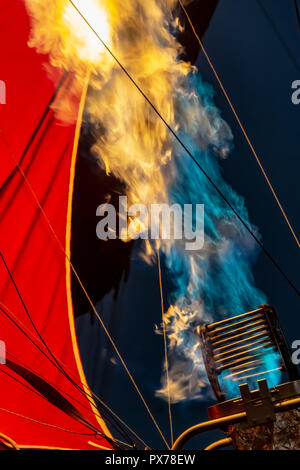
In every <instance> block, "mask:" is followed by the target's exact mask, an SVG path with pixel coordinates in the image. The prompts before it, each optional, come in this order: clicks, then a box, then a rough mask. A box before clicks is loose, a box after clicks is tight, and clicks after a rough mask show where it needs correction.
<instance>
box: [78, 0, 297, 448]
mask: <svg viewBox="0 0 300 470" xmlns="http://www.w3.org/2000/svg"><path fill="white" fill-rule="evenodd" d="M262 3H263V5H264V7H265V9H266V10H267V11H268V13H269V15H270V16H271V17H272V20H273V22H274V24H275V26H276V28H277V29H278V31H279V32H280V34H281V36H282V37H283V38H284V41H285V42H286V44H287V45H288V47H289V49H290V51H291V53H292V54H293V56H294V58H295V61H297V60H299V62H300V58H299V53H298V48H299V45H300V30H299V29H298V27H297V21H296V15H295V11H294V5H293V0H281V1H280V0H262ZM205 45H206V48H207V51H208V53H209V55H210V57H211V59H212V61H213V63H214V65H215V68H216V70H217V71H218V73H219V74H220V77H221V78H222V81H223V83H224V85H225V88H226V89H227V91H228V93H229V95H230V97H231V99H232V102H233V103H234V105H235V106H236V109H237V111H238V114H239V116H240V118H241V121H242V122H243V123H244V125H245V128H246V129H247V131H248V134H249V136H250V139H251V140H252V143H253V145H254V147H255V149H256V151H257V153H258V155H259V156H260V158H261V160H262V162H263V165H264V167H265V170H266V172H267V174H268V175H269V177H270V180H271V181H272V183H273V186H274V188H275V189H276V191H277V193H278V196H279V198H280V200H281V202H282V203H283V206H284V208H285V210H286V212H287V214H288V216H289V218H290V220H291V222H292V224H293V226H294V227H295V229H296V232H297V233H298V235H299V236H300V219H299V198H298V188H299V170H300V162H299V136H300V132H299V124H300V122H299V113H300V105H299V106H295V105H293V104H292V102H291V93H292V92H291V83H292V82H293V81H294V80H297V79H298V80H299V79H300V70H299V68H297V67H296V65H295V64H294V63H293V61H292V60H291V58H290V57H289V55H288V54H287V52H286V50H285V49H284V47H283V45H282V44H281V42H280V41H279V39H278V37H277V36H276V34H275V33H274V31H273V29H272V28H271V25H270V23H269V22H268V21H267V20H266V18H265V16H264V14H263V12H262V10H261V9H260V7H259V5H258V3H257V2H256V1H255V0H243V1H237V0H220V4H219V7H218V9H217V11H216V13H215V16H214V18H213V20H212V22H211V25H210V28H209V31H208V32H207V34H206V36H205ZM298 58H299V59H298ZM198 66H199V69H200V72H201V74H202V76H203V77H204V79H205V80H206V81H208V82H209V83H211V84H212V85H213V86H214V89H215V91H216V97H215V102H216V105H217V106H218V107H219V108H220V109H221V110H222V115H223V117H224V118H225V120H226V121H227V122H228V123H229V125H230V127H231V129H232V131H233V134H234V140H235V150H234V151H233V153H232V155H231V156H230V157H229V158H228V159H227V160H225V161H224V162H223V163H222V165H223V169H224V176H225V179H226V180H227V181H228V182H230V184H231V185H232V187H233V188H234V189H236V190H237V191H238V192H239V193H240V194H241V195H243V196H244V197H245V201H246V205H247V207H248V210H249V213H250V219H251V221H252V222H253V223H254V224H255V225H256V226H257V227H259V230H260V233H261V234H262V239H263V243H264V245H265V246H266V247H267V248H268V250H269V251H270V252H271V253H272V255H273V256H274V257H275V258H276V260H277V261H278V262H279V264H280V265H281V266H282V267H283V269H284V270H285V271H286V273H287V274H288V276H289V277H290V278H291V279H292V280H293V282H294V283H295V284H296V285H297V287H298V288H300V281H299V275H298V266H299V248H297V244H296V242H295V240H294V239H293V238H292V236H291V234H290V232H289V229H288V227H287V225H286V223H285V222H284V220H283V218H282V215H281V213H280V211H279V208H278V207H277V205H276V203H275V201H274V199H273V197H272V195H271V193H270V190H269V188H268V187H267V185H266V182H265V180H264V178H263V176H262V174H261V172H260V170H259V168H258V165H257V163H256V161H255V160H254V157H253V155H252V153H251V151H250V150H249V147H248V146H247V144H246V142H245V139H244V137H243V136H242V133H241V131H240V129H239V127H238V125H237V123H236V121H235V118H234V116H233V114H232V112H231V110H230V109H229V106H228V104H227V103H226V100H225V98H224V96H223V95H222V92H221V91H220V88H219V86H218V84H217V83H216V80H215V78H214V76H213V74H212V72H211V70H210V69H209V67H208V65H207V63H206V60H205V58H204V57H203V55H202V54H200V56H199V59H198ZM99 269H101V268H100V267H99ZM255 278H256V281H257V285H258V287H260V288H261V289H262V290H263V291H264V292H265V293H266V295H267V297H268V301H269V303H270V304H272V305H274V306H275V307H276V309H277V311H278V314H279V317H280V320H281V323H282V326H283V328H284V330H285V332H286V335H287V338H288V340H289V342H290V343H291V342H292V341H293V340H294V339H298V338H299V339H300V317H299V297H298V296H297V295H296V294H295V293H294V292H293V291H292V289H291V288H290V286H289V285H288V284H287V282H286V281H285V280H284V279H283V278H282V277H281V275H280V274H279V273H278V272H277V271H276V270H275V268H274V267H273V266H272V264H270V262H269V261H268V260H267V259H266V257H265V256H264V255H263V254H262V253H261V254H260V256H259V258H258V261H257V264H256V268H255ZM253 307H254V308H255V307H256V305H254V306H253ZM100 309H101V312H102V315H103V316H104V319H105V320H106V321H107V324H108V325H109V327H110V328H111V329H112V331H114V334H115V338H116V340H117V343H118V346H119V349H120V351H121V353H122V354H123V356H124V358H125V360H126V362H127V364H128V366H129V369H130V370H132V371H133V372H134V376H135V378H136V381H137V383H138V385H139V386H140V388H141V390H142V392H143V394H144V396H145V398H146V401H147V402H148V403H149V404H150V408H151V410H152V411H153V414H154V415H155V417H156V418H157V420H158V422H159V424H160V426H161V428H162V429H163V431H164V433H165V434H166V435H167V436H168V435H169V434H168V433H169V431H168V413H167V404H166V403H165V402H163V401H161V400H159V399H157V398H155V396H154V390H155V389H157V388H158V387H159V381H160V374H161V365H162V360H163V342H162V337H161V336H158V335H156V334H155V333H154V325H155V324H159V323H160V316H161V312H160V297H159V286H158V279H157V268H156V267H148V266H146V265H145V264H143V263H142V262H141V261H139V260H138V258H137V256H133V260H132V269H131V275H130V279H129V281H128V283H127V284H125V285H122V286H121V291H120V295H119V298H118V300H117V301H116V302H113V301H112V299H111V297H110V296H108V297H107V298H106V299H105V300H104V301H103V302H102V303H101V305H100ZM112 319H113V320H112ZM77 326H78V332H79V343H80V347H81V352H82V356H83V361H84V366H85V368H86V372H87V376H88V380H89V382H90V385H91V386H92V388H93V389H94V390H95V391H97V392H99V394H100V396H101V397H102V398H103V399H104V401H106V402H107V403H108V404H110V405H111V407H112V408H113V409H114V411H116V412H117V413H118V414H119V415H120V417H121V418H122V419H124V420H125V421H126V422H127V423H128V424H129V425H130V426H131V427H132V428H133V429H135V430H136V431H137V432H138V434H140V435H141V436H142V437H143V438H144V439H145V440H146V442H148V443H149V445H150V446H153V447H154V448H160V447H161V448H163V444H162V441H161V438H160V436H159V434H158V432H157V431H156V430H155V428H154V426H153V424H152V423H151V420H150V418H149V417H148V416H147V414H146V411H145V410H144V409H143V405H142V404H141V402H140V400H139V398H138V397H137V395H136V392H135V391H134V389H133V387H132V385H131V384H130V382H129V380H128V377H127V376H126V374H125V373H124V371H123V369H122V367H121V366H120V365H118V364H117V365H114V364H112V363H111V362H109V363H108V364H106V366H105V365H104V361H103V345H104V344H107V343H106V340H105V338H104V335H103V333H102V332H101V327H99V326H97V324H96V323H95V324H94V325H93V326H91V325H90V323H89V317H86V318H80V319H79V320H78V324H77ZM87 338H88V340H87ZM101 359H102V360H101ZM207 406H208V402H207V401H205V400H203V401H198V402H190V403H184V404H181V405H176V406H174V407H173V420H174V428H175V430H174V433H175V436H177V435H178V434H179V433H181V432H182V431H183V430H184V429H185V428H186V427H188V426H191V425H193V424H196V423H197V422H200V421H203V420H205V419H206V417H207V414H206V408H207ZM217 436H218V434H216V433H213V434H208V435H206V436H203V437H201V438H200V439H198V441H197V440H195V441H193V446H194V447H196V446H200V447H203V446H204V445H205V444H207V443H210V442H211V441H212V440H213V439H214V438H215V437H217Z"/></svg>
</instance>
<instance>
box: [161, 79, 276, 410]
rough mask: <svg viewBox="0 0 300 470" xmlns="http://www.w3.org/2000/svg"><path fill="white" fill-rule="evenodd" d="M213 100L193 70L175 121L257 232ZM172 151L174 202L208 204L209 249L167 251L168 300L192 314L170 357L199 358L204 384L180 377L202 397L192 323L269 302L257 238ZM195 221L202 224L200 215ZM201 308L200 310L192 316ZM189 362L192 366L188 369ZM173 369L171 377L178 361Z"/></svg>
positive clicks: (271, 376)
mask: <svg viewBox="0 0 300 470" xmlns="http://www.w3.org/2000/svg"><path fill="white" fill-rule="evenodd" d="M213 98H214V92H213V89H212V87H211V86H210V85H207V84H205V83H204V82H203V81H202V79H201V77H200V75H199V74H198V73H192V74H190V76H189V84H188V90H187V91H186V92H185V93H179V94H178V97H177V105H176V109H177V122H178V123H179V124H180V126H179V131H178V134H179V136H180V138H181V139H182V141H183V142H184V143H185V145H186V146H187V147H188V148H189V150H190V151H191V152H192V154H193V155H194V157H195V158H196V159H197V161H198V162H199V163H200V164H201V166H202V168H203V169H204V170H205V171H206V172H207V174H208V175H209V176H210V178H211V179H212V180H213V181H214V182H215V184H216V185H217V186H218V188H219V189H220V190H221V191H222V193H223V194H224V195H225V196H226V198H227V200H228V201H229V202H230V203H231V205H232V206H233V207H234V208H235V209H236V210H237V211H238V213H239V214H240V216H241V217H242V218H243V220H244V221H245V222H246V224H247V225H248V226H249V227H251V229H252V230H253V231H254V232H255V234H256V236H258V237H259V234H258V233H257V229H256V228H255V227H254V226H253V225H252V224H251V222H250V220H249V215H248V211H247V209H246V206H245V202H244V199H243V198H242V197H241V196H240V195H239V194H237V192H236V191H234V190H233V189H232V188H231V187H230V186H229V185H228V184H227V183H226V181H225V180H224V178H223V175H222V169H221V166H220V162H219V159H220V158H224V157H225V156H227V155H228V153H229V152H230V150H231V149H232V145H233V144H232V134H231V131H230V129H229V127H228V126H227V124H226V123H225V122H224V121H223V119H222V117H221V115H220V112H219V110H217V108H216V107H215V105H214V102H213ZM191 109H192V110H193V111H194V114H193V113H191ZM196 109H199V112H197V111H195V110H196ZM191 114H192V119H191ZM173 154H174V159H175V165H176V179H175V181H174V183H173V184H172V185H171V187H170V188H169V199H170V202H171V203H172V204H173V203H177V204H180V205H181V206H182V207H183V205H184V204H204V206H205V209H204V210H205V222H204V224H205V245H204V249H203V250H200V251H199V252H190V253H187V252H186V251H184V249H183V247H182V245H179V244H176V243H174V244H173V245H172V246H171V247H169V248H168V250H166V253H165V263H166V266H167V269H168V274H169V276H168V277H169V278H170V279H171V281H172V289H171V291H170V293H169V297H168V301H169V303H170V304H172V305H176V306H178V308H180V309H183V310H184V311H185V312H191V320H190V324H189V326H188V327H186V328H184V329H183V331H182V332H181V333H180V336H181V341H178V342H175V344H174V343H173V345H172V343H170V344H171V347H170V352H169V354H170V357H171V359H170V361H171V363H172V362H173V363H176V360H177V361H182V359H183V358H184V359H185V361H186V365H188V364H189V366H190V365H191V363H193V362H194V370H193V374H196V375H198V378H199V381H198V384H197V385H196V386H195V387H194V389H192V388H193V387H192V386H191V381H192V380H193V383H194V384H195V380H194V379H191V376H190V374H188V375H186V376H185V370H184V369H183V370H182V379H181V382H182V383H181V386H182V387H183V388H186V389H187V390H189V392H188V394H186V395H185V398H194V397H195V396H197V397H198V396H199V389H197V387H198V388H201V387H204V386H205V385H203V384H204V382H206V376H205V375H206V374H205V370H204V367H203V364H201V365H199V361H198V360H195V359H194V357H193V354H191V350H196V342H197V339H196V338H195V336H193V334H192V330H193V328H194V326H195V325H196V324H197V323H198V324H199V323H203V321H211V320H212V319H213V320H214V321H217V320H219V319H222V318H226V317H229V316H233V315H238V314H241V313H244V312H247V311H251V310H253V308H256V307H257V306H259V305H261V304H265V303H266V302H267V299H266V297H265V295H264V294H263V293H262V292H261V291H260V290H259V289H258V288H257V287H256V285H255V280H254V276H253V264H254V262H255V259H256V256H257V254H258V248H257V245H256V242H255V241H254V239H253V238H252V237H251V235H250V234H249V232H248V231H247V230H246V229H245V227H244V226H243V225H242V224H241V222H240V221H239V220H238V219H237V217H236V216H235V215H234V214H233V212H232V210H231V209H230V207H229V206H228V205H227V204H226V203H225V201H224V200H223V199H222V198H221V197H220V195H219V194H218V193H217V191H216V190H215V188H214V187H213V186H212V185H211V183H210V182H209V181H208V179H207V178H206V176H205V175H204V174H203V172H201V170H200V169H199V168H198V167H197V166H196V165H195V163H194V162H193V160H192V159H191V158H189V156H188V155H187V154H186V152H185V151H184V150H183V149H182V148H181V147H179V145H177V146H176V148H175V149H174V152H173ZM193 225H194V226H195V225H196V224H195V220H193ZM195 309H196V310H197V313H196V315H195V314H194V313H193V314H192V312H195ZM176 321H177V320H176V318H175V317H174V318H170V319H169V323H168V325H167V329H168V333H169V337H171V335H173V334H174V332H175V331H177V330H178V328H177V327H176ZM278 361H279V356H278V355H277V354H275V353H272V352H268V353H267V354H266V355H265V356H264V357H263V365H262V367H266V368H267V369H268V370H271V369H275V368H276V367H273V365H275V364H277V363H278ZM182 362H183V363H184V361H182ZM189 366H188V367H187V369H189V370H190V367H189ZM265 370H266V369H265ZM169 375H170V377H171V379H170V380H171V381H172V366H171V370H170V374H169ZM267 375H268V377H267V378H268V383H269V385H270V386H274V385H276V384H278V383H279V382H280V377H281V374H280V371H273V372H270V373H268V374H267ZM176 377H178V367H177V369H176ZM258 378H263V376H262V377H260V376H258ZM174 380H175V374H174ZM221 380H222V377H221ZM185 381H186V383H184V382H185ZM225 382H226V383H225ZM196 383H197V382H196ZM251 383H252V382H251ZM163 385H165V378H164V379H163ZM224 386H225V387H226V389H227V390H228V393H229V395H230V396H236V395H239V391H238V386H237V383H236V382H231V381H228V380H227V381H224ZM159 394H162V395H164V392H163V391H162V390H161V391H160V392H159ZM179 395H180V394H179ZM174 401H176V397H175V398H174ZM178 401H179V399H178Z"/></svg>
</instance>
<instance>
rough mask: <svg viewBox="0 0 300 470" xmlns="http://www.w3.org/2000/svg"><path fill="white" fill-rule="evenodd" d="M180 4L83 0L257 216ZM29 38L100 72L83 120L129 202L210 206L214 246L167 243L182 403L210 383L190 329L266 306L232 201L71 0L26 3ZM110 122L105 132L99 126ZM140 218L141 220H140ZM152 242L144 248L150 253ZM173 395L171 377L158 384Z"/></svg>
mask: <svg viewBox="0 0 300 470" xmlns="http://www.w3.org/2000/svg"><path fill="white" fill-rule="evenodd" d="M176 3H177V2H176V0H165V1H163V0H82V1H79V0H77V1H76V2H75V4H76V5H77V7H78V8H79V9H80V10H81V11H82V13H83V15H84V16H86V19H87V20H88V22H90V24H91V25H92V27H93V28H94V29H95V30H96V31H97V33H98V34H99V36H100V37H101V38H102V39H103V40H104V41H105V42H106V43H107V44H108V46H109V47H110V48H111V49H112V51H113V53H114V54H115V55H116V57H117V58H118V60H119V61H120V62H121V63H122V64H124V66H125V67H126V69H127V70H128V72H129V73H130V74H131V76H132V77H134V79H135V80H136V82H137V83H138V85H139V86H140V87H141V88H142V90H143V91H144V92H145V94H146V95H147V96H148V97H149V99H150V100H151V102H152V103H153V105H154V106H155V107H156V108H157V109H158V110H159V112H160V113H161V114H162V115H163V117H164V119H165V120H166V121H167V122H168V123H169V124H170V125H171V126H172V127H173V128H174V129H176V131H177V132H178V135H179V136H180V137H181V138H182V139H183V141H184V142H185V143H186V145H187V146H188V147H189V148H190V149H191V151H192V152H193V153H194V155H195V156H196V158H197V159H198V160H199V161H201V165H202V166H203V167H204V168H205V170H206V171H207V172H208V173H209V174H210V176H211V177H212V178H213V179H214V181H215V182H216V183H217V184H218V186H219V187H220V188H221V189H222V191H223V193H224V194H225V195H226V197H227V198H228V199H229V200H230V201H231V202H232V204H233V205H234V206H235V207H236V208H237V210H238V211H239V212H240V214H241V215H242V216H243V218H244V219H245V221H247V222H248V223H249V224H250V222H249V220H248V214H247V210H246V209H245V206H244V202H243V200H242V198H241V197H240V196H238V195H237V194H236V193H235V192H234V191H233V190H232V189H231V188H230V187H229V186H228V185H227V184H226V182H225V181H224V179H223V177H222V174H221V170H220V166H219V162H218V159H219V158H224V157H226V156H227V154H228V153H229V151H230V148H231V145H232V143H231V141H232V134H231V131H230V129H229V127H228V126H227V124H226V123H225V122H224V121H223V119H222V118H221V116H220V113H219V111H218V110H217V109H216V107H215V106H214V103H213V91H212V88H211V87H210V86H209V85H207V84H204V83H203V82H202V80H201V77H200V76H199V74H198V73H197V70H196V69H195V68H194V67H192V66H191V65H190V64H187V63H185V62H182V61H181V60H179V54H180V51H181V47H180V45H179V44H178V42H177V41H176V39H175V35H174V34H173V33H176V28H180V27H181V26H180V24H179V22H178V20H177V19H174V18H173V16H172V12H173V10H174V7H175V5H176ZM26 4H27V7H28V11H29V13H30V15H31V17H32V33H31V39H30V44H31V46H34V47H36V48H37V49H38V50H39V51H40V52H44V53H49V54H50V58H51V61H52V64H53V65H54V66H59V67H63V68H64V69H66V70H72V71H73V72H74V73H75V74H76V76H77V79H78V81H79V82H80V81H81V80H82V77H83V74H84V73H85V71H86V70H87V68H89V70H91V72H92V79H91V87H90V90H89V94H88V99H87V105H86V114H85V118H86V119H87V120H88V121H89V123H90V125H93V126H94V127H95V129H98V131H97V132H98V133H97V136H96V137H97V142H96V144H95V146H94V148H93V151H94V153H95V154H96V155H97V156H98V158H99V164H101V165H102V166H103V168H105V170H106V171H107V172H108V173H110V172H111V173H113V174H114V175H115V176H116V177H117V178H119V179H120V180H122V181H123V182H124V183H125V185H126V187H127V196H128V200H129V203H130V204H135V203H143V204H146V205H148V204H162V203H168V204H173V203H179V204H181V205H183V204H188V203H189V204H198V203H200V204H201V203H202V204H205V227H206V229H205V237H206V238H205V247H204V249H203V250H201V251H195V252H192V251H190V252H186V251H185V250H184V243H182V242H180V241H178V240H176V241H175V240H172V241H170V242H167V241H162V242H161V245H160V247H161V250H162V252H163V254H164V255H163V256H164V260H165V264H166V266H167V270H168V275H169V277H170V279H171V280H172V282H173V289H172V292H171V294H170V296H169V299H168V301H169V305H170V308H169V311H168V313H167V314H166V316H165V322H166V326H167V332H168V339H169V357H170V373H169V377H170V384H171V394H172V400H173V401H179V400H182V399H186V398H196V397H199V396H200V395H201V392H202V390H203V387H204V386H205V383H206V374H205V372H204V367H203V362H202V358H201V354H200V351H199V348H198V340H197V339H196V336H195V334H194V333H193V327H194V326H195V325H196V324H198V323H199V321H203V320H211V319H212V318H214V319H216V318H220V317H224V316H226V315H229V314H231V315H233V314H234V315H237V314H239V313H243V312H245V311H248V310H251V308H252V307H253V305H254V306H256V305H260V304H262V303H265V300H266V299H265V298H264V296H263V295H262V294H261V293H260V292H259V291H258V290H257V289H256V288H255V285H254V279H253V275H252V272H251V264H252V260H253V258H254V253H255V247H254V244H253V241H252V240H251V239H250V238H249V235H248V234H247V233H246V232H245V230H244V228H243V227H241V225H240V224H239V223H238V222H237V220H236V219H235V217H234V216H233V215H232V213H231V212H230V210H229V209H228V207H227V206H226V205H225V204H224V201H222V200H220V197H219V196H218V195H217V194H216V192H215V191H214V189H213V188H212V187H211V185H210V183H209V182H208V181H207V179H205V177H204V176H203V174H202V173H201V172H200V170H199V169H198V168H197V167H195V165H194V163H193V162H192V161H191V160H190V159H189V158H188V157H187V155H186V154H185V153H184V152H183V150H182V148H180V147H179V146H178V145H177V144H176V143H175V141H174V139H173V138H172V135H171V134H170V132H169V131H168V129H167V128H166V126H165V125H164V124H163V123H162V122H161V120H160V119H158V117H157V115H156V114H155V113H154V111H153V109H151V107H150V106H149V104H148V103H147V102H146V100H145V99H144V98H143V96H142V95H141V94H140V93H139V92H138V90H137V89H136V88H135V87H134V86H133V84H132V82H131V81H130V80H129V79H128V77H126V75H125V74H124V72H123V71H122V70H121V69H120V67H119V66H118V65H117V63H116V62H115V61H114V60H113V59H112V57H111V56H110V55H109V54H108V53H107V51H104V49H103V45H102V44H101V43H100V42H99V40H98V39H97V38H96V36H95V35H94V34H93V32H92V31H91V30H90V29H89V28H88V26H87V25H86V24H85V23H84V21H83V20H82V18H80V16H79V15H78V12H76V10H75V9H74V8H73V7H72V5H71V4H70V2H69V1H68V0H52V1H51V2H45V1H44V0H26ZM99 129H101V130H99ZM140 223H141V224H143V221H142V220H140ZM153 248H154V247H152V246H151V244H150V243H148V244H146V250H145V256H146V257H147V260H148V261H149V260H150V259H151V256H152V255H153V252H154V251H153ZM158 394H159V395H160V396H166V395H167V392H166V380H165V377H163V378H162V388H161V390H160V391H159V392H158Z"/></svg>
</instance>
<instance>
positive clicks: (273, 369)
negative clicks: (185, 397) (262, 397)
mask: <svg viewBox="0 0 300 470" xmlns="http://www.w3.org/2000/svg"><path fill="white" fill-rule="evenodd" d="M279 368H280V356H279V354H278V353H277V352H274V351H273V350H272V349H271V348H268V349H265V351H264V352H263V353H262V354H261V364H260V366H258V367H256V368H255V371H249V375H251V374H253V373H255V374H257V375H255V377H248V378H245V380H243V381H240V382H238V381H234V380H232V378H230V375H231V374H232V371H230V369H229V370H226V371H223V372H222V373H221V374H220V375H219V383H220V387H221V390H222V392H223V393H224V394H225V396H226V399H231V398H236V397H238V396H240V390H239V384H242V383H247V384H248V385H249V388H250V390H255V389H257V388H258V386H257V380H259V379H266V380H267V383H268V387H275V386H276V385H278V384H279V383H280V381H281V371H280V370H278V369H279ZM244 375H245V376H247V372H245V373H244ZM227 377H229V378H227Z"/></svg>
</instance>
